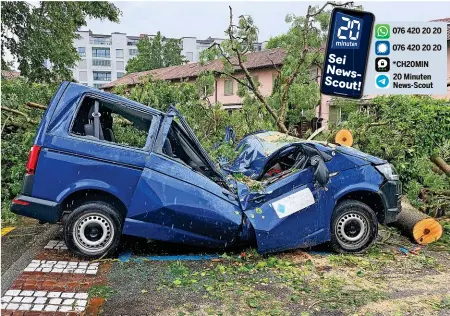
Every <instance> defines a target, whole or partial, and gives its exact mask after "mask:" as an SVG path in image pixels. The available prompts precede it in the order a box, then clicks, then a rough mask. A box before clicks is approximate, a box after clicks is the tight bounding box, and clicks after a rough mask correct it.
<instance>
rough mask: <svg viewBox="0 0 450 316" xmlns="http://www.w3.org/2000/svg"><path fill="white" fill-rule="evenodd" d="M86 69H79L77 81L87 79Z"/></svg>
mask: <svg viewBox="0 0 450 316" xmlns="http://www.w3.org/2000/svg"><path fill="white" fill-rule="evenodd" d="M87 80H88V79H87V71H80V73H79V76H78V81H87Z"/></svg>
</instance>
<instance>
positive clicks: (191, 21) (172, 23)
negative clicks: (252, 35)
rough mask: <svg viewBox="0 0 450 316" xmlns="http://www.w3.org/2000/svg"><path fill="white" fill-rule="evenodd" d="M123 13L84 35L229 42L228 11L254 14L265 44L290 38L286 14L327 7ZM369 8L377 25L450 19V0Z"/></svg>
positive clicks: (130, 9) (146, 7)
mask: <svg viewBox="0 0 450 316" xmlns="http://www.w3.org/2000/svg"><path fill="white" fill-rule="evenodd" d="M114 3H115V4H116V5H117V6H118V7H119V8H120V10H121V11H122V14H123V15H122V17H121V19H120V23H119V24H117V23H111V22H101V21H98V20H92V21H88V23H87V27H85V28H83V29H84V30H86V29H90V30H91V31H92V32H94V33H99V34H110V33H112V32H122V33H127V34H128V35H139V34H144V33H145V34H155V33H156V32H157V31H160V32H161V33H162V34H163V35H164V36H166V37H175V38H180V37H184V36H192V37H197V38H201V39H204V38H207V37H209V36H211V37H219V38H220V37H224V30H225V28H226V27H227V26H228V6H229V5H231V6H232V7H233V11H234V13H235V15H236V16H238V15H241V14H248V15H251V16H252V17H253V19H254V21H255V24H256V25H257V26H258V28H259V32H260V33H259V40H260V41H264V40H268V39H269V38H270V37H271V36H276V35H278V34H281V33H284V32H286V31H287V30H288V25H287V24H286V23H285V21H284V18H285V16H286V14H290V13H293V14H295V15H304V14H305V12H306V8H307V6H308V5H309V4H321V3H323V2H306V1H302V2H300V1H291V2H280V1H277V2H257V1H242V2H227V1H215V2H171V1H169V2H168V1H166V2H133V1H127V2H114ZM355 3H356V4H357V5H363V6H364V9H365V10H367V11H370V12H372V13H374V14H375V16H376V19H377V21H386V22H388V21H389V22H390V21H410V22H416V21H429V20H434V19H439V18H448V17H450V1H447V2H430V1H421V2H394V1H386V2H384V1H372V2H366V1H361V2H359V1H356V2H355Z"/></svg>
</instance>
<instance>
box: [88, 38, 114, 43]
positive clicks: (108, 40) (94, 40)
mask: <svg viewBox="0 0 450 316" xmlns="http://www.w3.org/2000/svg"><path fill="white" fill-rule="evenodd" d="M90 43H91V44H96V45H111V44H112V42H111V38H110V37H93V38H91V40H90Z"/></svg>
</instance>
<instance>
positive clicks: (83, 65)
mask: <svg viewBox="0 0 450 316" xmlns="http://www.w3.org/2000/svg"><path fill="white" fill-rule="evenodd" d="M78 68H80V69H87V61H86V59H82V60H80V61H79V62H78Z"/></svg>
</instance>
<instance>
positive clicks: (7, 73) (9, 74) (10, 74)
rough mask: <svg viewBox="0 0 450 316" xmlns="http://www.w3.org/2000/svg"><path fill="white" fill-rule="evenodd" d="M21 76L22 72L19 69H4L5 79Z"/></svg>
mask: <svg viewBox="0 0 450 316" xmlns="http://www.w3.org/2000/svg"><path fill="white" fill-rule="evenodd" d="M19 76H20V72H19V71H7V70H2V78H3V79H14V78H17V77H19Z"/></svg>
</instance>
